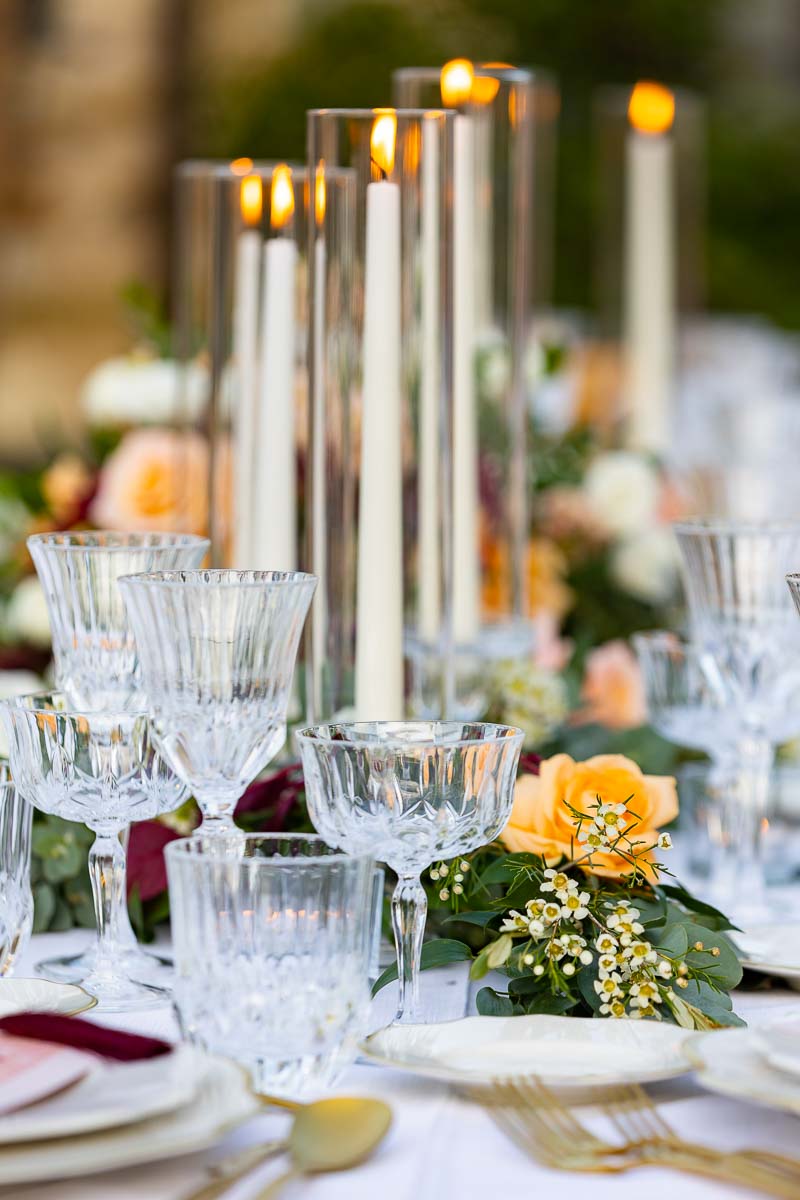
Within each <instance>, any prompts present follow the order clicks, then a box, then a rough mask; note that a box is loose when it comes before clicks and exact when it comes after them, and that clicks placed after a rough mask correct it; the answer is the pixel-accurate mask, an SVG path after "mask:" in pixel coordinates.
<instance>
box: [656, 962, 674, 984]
mask: <svg viewBox="0 0 800 1200" xmlns="http://www.w3.org/2000/svg"><path fill="white" fill-rule="evenodd" d="M658 973H659V975H660V976H661V978H662V979H669V977H670V975H671V974H672V964H671V963H668V962H667V960H666V959H665V958H662V959H661V962H660V963H659V964H658Z"/></svg>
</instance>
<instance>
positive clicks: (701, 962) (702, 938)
mask: <svg viewBox="0 0 800 1200" xmlns="http://www.w3.org/2000/svg"><path fill="white" fill-rule="evenodd" d="M684 928H685V930H686V934H687V937H688V941H689V945H690V947H691V946H694V944H695V943H696V942H702V943H703V946H704V947H705V949H703V950H693V949H689V950H688V951H687V952H686V962H687V963H688V965H689V966H690V967H692V968H693V969H694V970H697V969H698V968H699V969H701V970H702V971H703V972H704V973H705V974H706V975H708V976H709V978H710V979H711V980H712V981H713V982H714V983H715V984H716V985H717V987H720V988H723V989H724V990H725V991H730V989H731V988H734V987H736V985H737V984H738V983H740V982H741V978H742V973H743V972H742V964H741V963H740V962H739V955H738V954H737V953H736V950H735V948H734V945H733V942H731V940H730V938H728V937H726V936H725V934H724V933H722V932H721V931H720V930H709V929H707V928H706V926H705V925H695V924H694V923H693V922H687V923H686V925H685V926H684ZM712 949H714V950H717V951H718V953H717V954H713V955H712V954H711V950H712Z"/></svg>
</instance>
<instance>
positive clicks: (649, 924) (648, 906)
mask: <svg viewBox="0 0 800 1200" xmlns="http://www.w3.org/2000/svg"><path fill="white" fill-rule="evenodd" d="M630 899H631V903H632V904H633V906H634V908H638V910H639V920H640V921H641V923H642V924H643V925H644V927H645V929H652V928H653V927H654V926H656V925H662V924H663V923H664V920H665V918H666V915H667V906H666V904H665V903H664V901H663V900H660V899H659V898H658V897H656V898H655V899H653V900H645V899H644V898H643V897H641V896H631V897H630Z"/></svg>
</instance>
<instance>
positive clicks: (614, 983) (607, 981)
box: [594, 972, 622, 1000]
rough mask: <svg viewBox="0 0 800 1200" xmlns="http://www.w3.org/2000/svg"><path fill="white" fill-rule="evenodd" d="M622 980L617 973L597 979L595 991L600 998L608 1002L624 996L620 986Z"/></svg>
mask: <svg viewBox="0 0 800 1200" xmlns="http://www.w3.org/2000/svg"><path fill="white" fill-rule="evenodd" d="M621 982H622V980H621V979H620V977H619V975H618V974H616V972H614V973H612V974H611V975H606V976H604V977H603V978H602V979H595V981H594V990H595V991H596V992H597V994H598V996H603V997H605V999H606V1000H609V999H614V998H615V997H617V996H621V995H622V988H621V987H620V986H619V985H620V983H621Z"/></svg>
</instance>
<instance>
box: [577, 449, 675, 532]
mask: <svg viewBox="0 0 800 1200" xmlns="http://www.w3.org/2000/svg"><path fill="white" fill-rule="evenodd" d="M583 490H584V494H585V496H586V499H587V501H588V503H589V507H590V508H591V510H592V512H593V513H594V515H595V516H596V517H597V518H598V519H599V520H600V521H601V522H602V523H603V524H604V525H605V526H606V527H607V528H608V529H609V530H610V531H611V533H614V534H617V535H624V534H630V533H640V532H641V531H642V530H644V529H647V528H648V527H649V526H651V525H653V524H654V523H655V520H656V511H657V507H658V498H659V490H660V488H659V480H658V475H657V474H656V471H655V469H654V468H653V467H652V466H651V465H650V464H649V463H648V462H647V460H646V459H644V458H642V457H640V455H638V454H633V453H631V452H630V451H627V450H612V451H609V453H608V454H601V455H600V456H599V458H596V459H595V460H594V462H593V463H592V464H591V466H590V467H589V470H588V471H587V472H586V476H585V478H584V481H583Z"/></svg>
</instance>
